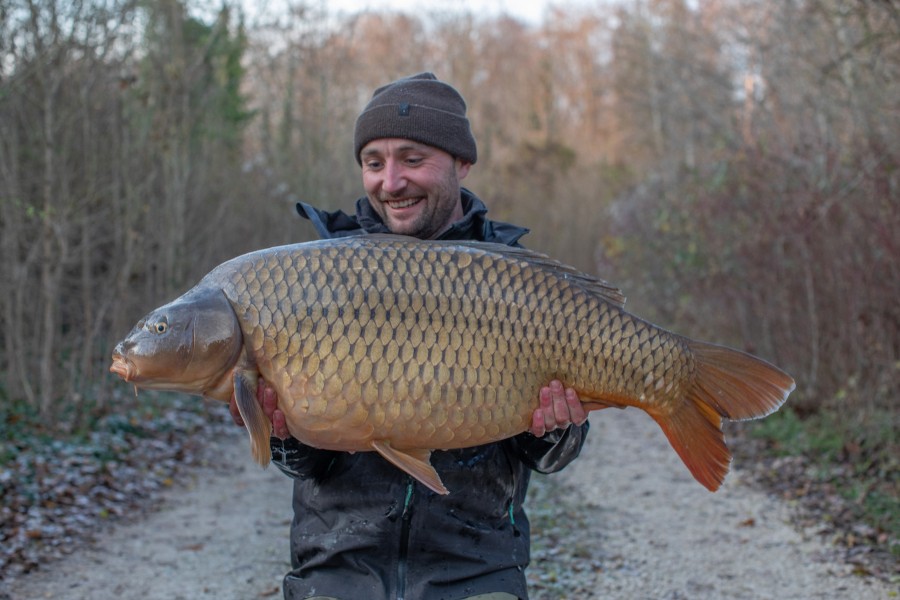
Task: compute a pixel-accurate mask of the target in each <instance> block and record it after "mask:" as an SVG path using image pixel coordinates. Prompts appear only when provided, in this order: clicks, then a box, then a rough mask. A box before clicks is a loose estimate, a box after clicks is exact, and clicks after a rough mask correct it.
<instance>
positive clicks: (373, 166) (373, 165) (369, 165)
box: [366, 160, 381, 170]
mask: <svg viewBox="0 0 900 600" xmlns="http://www.w3.org/2000/svg"><path fill="white" fill-rule="evenodd" d="M366 168H367V169H371V170H377V169H380V168H381V163H380V162H379V161H377V160H370V161H367V162H366Z"/></svg>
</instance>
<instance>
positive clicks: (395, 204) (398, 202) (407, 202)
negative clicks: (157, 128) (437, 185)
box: [382, 197, 424, 210]
mask: <svg viewBox="0 0 900 600" xmlns="http://www.w3.org/2000/svg"><path fill="white" fill-rule="evenodd" d="M422 200H424V198H421V197H418V198H397V199H387V200H382V202H383V203H385V204H387V206H388V208H391V209H393V210H399V209H402V208H409V207H410V206H414V205H416V204H418V203H419V202H421V201H422Z"/></svg>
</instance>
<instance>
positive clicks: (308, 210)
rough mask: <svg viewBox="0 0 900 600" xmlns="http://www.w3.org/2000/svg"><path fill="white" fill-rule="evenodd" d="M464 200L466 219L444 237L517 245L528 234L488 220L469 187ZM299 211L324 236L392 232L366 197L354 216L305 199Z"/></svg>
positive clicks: (512, 226)
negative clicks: (307, 201) (326, 209)
mask: <svg viewBox="0 0 900 600" xmlns="http://www.w3.org/2000/svg"><path fill="white" fill-rule="evenodd" d="M461 199H462V206H463V218H462V219H460V220H459V221H457V222H455V223H454V224H453V225H451V226H450V228H448V229H447V230H446V231H444V233H442V234H441V236H440V239H442V240H481V241H485V242H497V243H501V244H507V245H510V246H515V245H518V241H519V238H521V237H522V236H523V235H525V234H526V233H528V229H526V228H524V227H519V226H517V225H511V224H509V223H502V222H499V221H491V220H490V219H488V218H487V207H486V206H485V205H484V203H483V202H482V201H481V199H479V198H478V196H476V195H475V194H473V193H472V192H471V191H469V190H467V189H466V188H461ZM297 212H298V213H299V214H300V216H301V217H304V218H306V219H309V220H310V221H311V222H312V224H313V226H314V227H315V228H316V231H317V232H318V233H319V236H320V237H322V238H337V237H345V236H348V235H360V234H363V233H389V232H390V230H389V229H388V228H387V226H386V225H385V224H384V222H383V221H382V220H381V217H380V216H378V213H376V212H375V210H374V209H373V208H372V205H371V204H369V199H368V198H366V197H365V196H363V197H362V198H359V199H358V200H357V201H356V215H355V216H352V217H351V216H350V215H348V214H346V213H345V212H343V211H341V210H337V211H333V212H329V211H324V210H320V209H318V208H315V207H313V206H311V205H309V204H306V203H305V202H298V203H297Z"/></svg>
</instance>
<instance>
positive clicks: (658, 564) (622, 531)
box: [0, 410, 898, 600]
mask: <svg viewBox="0 0 900 600" xmlns="http://www.w3.org/2000/svg"><path fill="white" fill-rule="evenodd" d="M592 423H593V428H592V432H591V436H590V438H589V442H588V446H587V447H586V448H585V451H584V453H583V454H582V456H581V458H579V460H578V461H576V463H574V464H573V465H572V466H571V467H570V468H569V469H567V470H566V471H564V472H563V473H561V474H559V475H556V476H553V477H550V478H544V479H543V481H541V482H539V484H538V485H539V487H540V488H541V489H540V490H539V493H538V494H536V495H537V496H543V497H545V498H546V495H547V493H548V490H549V492H550V493H552V492H553V491H557V492H562V493H564V495H565V498H562V497H560V501H559V502H550V503H547V504H551V505H556V506H555V508H554V510H557V511H559V512H560V513H562V512H565V511H571V510H573V509H574V510H577V512H578V518H577V522H578V523H582V524H584V525H585V527H579V528H578V534H577V535H571V534H567V535H566V536H565V537H563V538H562V539H563V540H565V543H566V545H567V546H569V548H568V550H567V551H564V552H559V551H557V549H554V548H547V538H545V539H544V540H543V541H541V540H539V539H538V537H539V536H541V535H542V534H541V533H540V532H536V541H535V546H536V552H535V559H534V561H533V563H534V564H533V567H532V568H531V569H530V573H529V580H530V581H532V582H537V585H536V588H537V589H536V593H535V596H536V597H569V598H603V599H621V600H639V599H654V600H657V599H658V600H682V599H691V600H693V599H701V600H702V599H707V598H708V599H721V598H727V599H735V600H740V599H748V600H750V599H752V600H765V599H769V598H771V599H776V598H777V599H779V600H781V599H805V598H809V599H816V600H825V599H832V598H833V599H838V598H840V599H845V598H852V599H855V600H868V599H877V600H881V599H888V598H897V597H898V591H897V589H896V588H895V587H891V586H889V585H888V584H885V583H883V582H880V581H878V580H875V579H873V578H866V579H862V578H858V577H856V576H854V575H852V573H851V568H850V567H849V566H847V565H844V564H842V563H841V562H840V561H839V560H838V559H837V558H836V552H835V551H834V549H832V548H831V547H829V546H828V545H826V544H824V543H823V542H822V541H820V540H819V539H818V538H816V537H815V536H813V535H804V534H803V533H800V532H797V531H796V530H795V529H793V528H792V527H791V526H790V525H789V524H788V516H789V514H788V512H789V508H788V507H787V506H786V505H785V504H784V503H782V502H780V501H778V500H776V499H773V498H771V497H769V496H767V495H766V494H764V493H762V492H759V491H756V490H755V489H753V488H752V487H750V486H749V485H748V484H747V483H746V482H744V481H742V479H741V477H740V472H739V471H738V472H732V473H731V474H730V475H729V478H728V480H727V481H726V484H725V486H724V488H723V489H722V490H720V491H719V492H718V493H716V494H710V493H708V492H706V491H705V490H704V489H703V488H702V487H701V486H700V485H699V484H697V483H696V482H695V481H694V480H693V479H692V478H691V477H690V475H689V474H688V473H687V471H686V470H685V469H684V467H683V466H682V465H681V464H680V462H679V460H678V458H677V456H676V455H675V453H674V452H673V451H672V450H671V449H670V448H669V446H668V445H667V443H666V441H665V439H664V436H663V435H662V432H661V431H660V430H659V429H658V428H657V426H656V425H655V424H654V423H653V422H652V421H651V420H650V419H649V418H647V417H646V416H645V415H643V414H642V413H640V412H639V411H635V410H627V411H614V410H607V411H603V412H602V413H600V414H598V415H597V416H595V417H593V418H592ZM239 433H240V432H238V433H236V434H235V436H234V439H231V436H230V435H229V436H228V437H229V439H227V440H224V441H223V444H222V445H221V448H220V449H217V456H216V461H215V463H209V464H208V465H207V466H206V467H205V468H203V469H198V470H195V471H193V472H192V473H191V474H190V475H188V476H187V478H186V480H185V483H184V484H180V483H179V484H177V485H178V488H177V489H173V490H170V491H169V492H168V493H167V494H166V495H165V497H164V498H163V502H162V503H161V505H160V506H159V508H158V509H157V510H154V511H152V512H151V513H150V514H147V515H143V516H140V517H139V518H135V519H134V521H133V522H131V523H128V524H123V525H121V526H119V527H117V528H115V529H114V530H113V531H111V532H109V533H106V534H103V535H102V536H100V538H99V539H98V543H96V544H94V545H92V546H91V547H90V548H85V549H82V550H80V551H76V552H74V553H73V554H71V555H70V556H68V557H67V558H66V559H64V560H62V561H58V562H56V563H53V564H48V565H45V566H43V567H42V568H41V570H39V571H37V572H35V573H32V574H30V575H27V576H24V577H22V578H20V579H18V580H16V581H13V582H11V583H10V584H9V586H8V589H7V590H6V591H5V592H4V591H3V589H2V588H0V600H7V599H14V600H20V599H21V600H33V599H38V598H53V599H55V600H68V599H72V600H82V599H90V600H113V599H115V600H130V599H141V600H179V599H184V600H195V599H203V598H215V599H217V600H250V599H254V598H280V583H281V577H282V575H283V574H284V572H285V571H286V570H287V569H288V564H287V558H288V547H287V543H288V542H287V540H288V527H289V523H290V517H291V512H290V485H289V482H288V480H287V478H285V477H284V476H283V475H281V474H280V473H279V472H277V471H276V470H275V469H268V470H266V471H263V470H261V469H259V468H258V467H257V466H256V465H254V464H253V463H252V462H251V460H250V457H249V452H248V451H247V441H246V438H245V437H244V436H243V435H242V434H241V435H240V437H238V434H239ZM542 511H544V509H539V508H538V507H535V513H536V515H535V519H534V520H535V522H536V524H537V523H538V522H541V521H542V520H546V519H544V518H542V517H540V516H539V513H542ZM567 521H568V520H567ZM572 546H577V551H572ZM542 547H543V549H541V548H542ZM579 560H580V561H583V566H581V567H580V568H578V569H576V571H577V577H578V578H579V579H580V580H581V583H580V584H579V586H577V587H572V586H569V587H568V588H567V587H566V582H565V581H558V579H559V578H560V577H563V578H565V576H566V575H565V573H566V572H567V570H571V567H572V564H571V563H572V562H573V561H579ZM554 561H555V563H554ZM560 574H562V575H560ZM551 579H553V580H557V581H558V587H557V588H555V589H557V590H560V591H557V592H556V593H555V596H554V595H553V594H550V593H549V592H548V589H550V588H548V587H547V586H546V585H543V584H541V583H540V582H546V581H548V580H551ZM566 589H569V590H575V589H578V590H590V591H588V592H585V591H577V592H573V591H569V592H566V591H565V590H566ZM4 594H5V596H4ZM354 600H356V599H354Z"/></svg>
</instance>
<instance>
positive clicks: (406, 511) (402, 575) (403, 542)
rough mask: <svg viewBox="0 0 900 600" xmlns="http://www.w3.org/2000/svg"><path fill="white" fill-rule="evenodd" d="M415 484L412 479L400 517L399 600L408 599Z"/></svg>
mask: <svg viewBox="0 0 900 600" xmlns="http://www.w3.org/2000/svg"><path fill="white" fill-rule="evenodd" d="M413 490H415V483H413V481H412V479H410V480H409V482H407V484H406V499H405V500H404V501H403V513H402V514H401V515H400V556H399V558H398V560H397V600H405V598H406V571H407V568H408V566H409V565H408V564H407V561H408V555H409V530H410V523H411V521H412V512H413V511H412V507H411V502H412V496H413Z"/></svg>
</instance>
